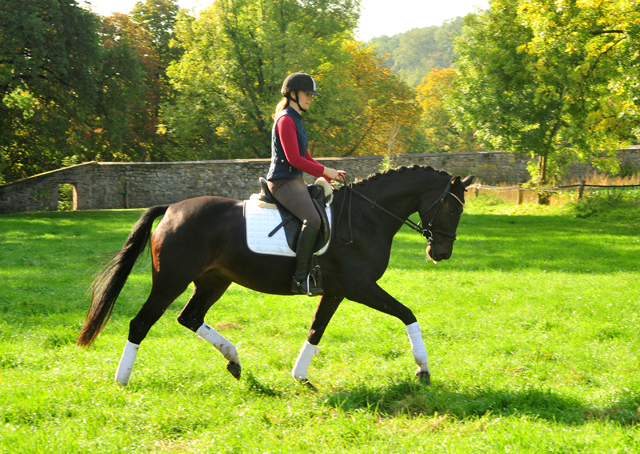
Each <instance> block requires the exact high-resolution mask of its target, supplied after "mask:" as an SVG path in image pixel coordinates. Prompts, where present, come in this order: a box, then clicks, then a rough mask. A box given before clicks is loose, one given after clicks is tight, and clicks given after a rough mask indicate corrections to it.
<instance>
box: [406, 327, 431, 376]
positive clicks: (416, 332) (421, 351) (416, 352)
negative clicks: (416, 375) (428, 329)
mask: <svg viewBox="0 0 640 454" xmlns="http://www.w3.org/2000/svg"><path fill="white" fill-rule="evenodd" d="M407 334H408V335H409V342H411V350H412V351H413V357H414V358H415V360H416V363H417V364H418V366H419V367H420V370H429V366H428V363H429V358H428V357H427V349H426V348H425V346H424V342H423V340H422V332H421V331H420V325H419V324H418V322H415V323H412V324H411V325H407Z"/></svg>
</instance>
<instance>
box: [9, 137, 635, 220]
mask: <svg viewBox="0 0 640 454" xmlns="http://www.w3.org/2000/svg"><path fill="white" fill-rule="evenodd" d="M620 156H621V158H620V159H621V160H622V162H625V163H627V164H629V165H633V166H635V167H636V168H640V150H638V149H630V150H625V151H623V152H622V153H621V155H620ZM528 160H529V158H528V157H527V156H522V155H514V154H512V153H507V152H477V153H438V154H423V155H402V156H397V157H395V159H394V160H393V163H392V164H393V166H394V167H396V166H411V165H414V164H418V165H430V166H432V167H435V168H436V169H443V170H445V171H447V172H449V173H450V174H452V175H461V176H466V175H469V174H473V175H476V177H478V179H479V180H480V181H482V182H483V183H485V184H491V185H493V184H498V183H507V184H517V183H523V182H525V181H527V180H529V178H530V176H529V173H528V172H527V168H526V167H527V162H528ZM318 161H320V162H321V163H322V164H324V165H327V166H329V167H334V168H339V169H344V170H346V171H347V172H348V174H349V176H350V177H351V178H352V179H362V178H365V177H367V176H368V175H370V174H372V173H375V172H378V171H379V170H380V169H381V167H382V166H383V163H384V157H382V156H366V157H357V158H320V159H318ZM268 168H269V160H267V159H238V160H229V161H193V162H144V163H107V162H89V163H85V164H80V165H76V166H72V167H66V168H64V169H59V170H54V171H52V172H47V173H43V174H40V175H36V176H33V177H31V178H27V179H24V180H20V181H16V182H13V183H10V184H6V185H3V186H0V213H16V212H27V211H55V210H57V209H58V188H59V185H61V184H70V185H72V186H73V193H74V194H73V200H74V202H73V203H74V209H77V210H100V209H112V208H143V207H149V206H153V205H164V204H169V203H175V202H179V201H180V200H184V199H187V198H190V197H198V196H203V195H217V196H224V197H230V198H234V199H246V198H248V197H249V196H250V195H251V194H252V193H253V192H256V191H257V190H258V189H259V187H258V178H259V177H260V176H264V175H266V173H267V170H268ZM591 171H593V169H591V168H590V167H589V166H573V167H572V168H571V171H570V174H569V175H568V176H567V178H568V179H577V178H580V177H581V176H582V175H584V174H586V173H588V172H591Z"/></svg>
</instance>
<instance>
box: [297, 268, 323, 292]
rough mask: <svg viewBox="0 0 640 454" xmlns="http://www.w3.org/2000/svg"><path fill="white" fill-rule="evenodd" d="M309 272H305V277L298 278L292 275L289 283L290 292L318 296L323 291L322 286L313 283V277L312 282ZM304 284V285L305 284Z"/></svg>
mask: <svg viewBox="0 0 640 454" xmlns="http://www.w3.org/2000/svg"><path fill="white" fill-rule="evenodd" d="M311 279H312V277H311V273H309V274H307V279H306V280H305V279H302V280H298V279H296V277H295V276H294V277H293V283H292V285H291V292H293V293H296V294H300V295H303V294H304V295H307V296H319V295H322V294H323V293H324V291H323V290H322V287H319V286H317V285H316V284H315V279H313V281H314V282H313V284H312V282H311ZM305 284H306V285H305Z"/></svg>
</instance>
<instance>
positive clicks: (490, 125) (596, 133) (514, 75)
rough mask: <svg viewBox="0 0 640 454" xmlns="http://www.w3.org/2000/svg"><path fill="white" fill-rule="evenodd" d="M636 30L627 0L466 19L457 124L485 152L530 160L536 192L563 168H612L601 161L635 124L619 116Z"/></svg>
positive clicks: (520, 0)
mask: <svg viewBox="0 0 640 454" xmlns="http://www.w3.org/2000/svg"><path fill="white" fill-rule="evenodd" d="M637 21H638V11H637V8H635V7H634V5H633V2H632V1H630V0H603V1H598V2H595V1H581V2H578V1H575V0H567V1H561V0H555V1H552V0H546V1H542V2H540V1H535V2H533V1H528V0H494V1H492V2H491V3H490V8H489V10H488V11H486V12H485V13H483V14H479V15H477V16H469V17H468V19H467V26H466V29H465V30H464V33H463V37H462V38H461V39H460V40H459V41H458V45H457V48H456V50H457V52H458V53H459V54H460V56H461V57H460V60H459V61H458V66H457V67H458V70H459V72H460V74H461V77H460V78H459V79H458V84H457V95H456V99H455V104H456V108H457V119H458V121H459V122H464V123H466V124H469V125H471V127H474V128H476V129H477V130H478V137H479V138H480V140H481V141H482V142H483V143H484V144H485V145H487V146H488V147H493V148H495V149H505V150H511V151H515V152H520V153H528V154H530V155H531V156H532V157H537V158H538V164H537V169H535V170H536V172H535V181H536V182H537V183H538V184H539V185H546V184H548V183H550V182H553V181H554V179H555V178H557V176H558V175H559V174H560V171H561V169H562V168H563V167H565V166H566V165H567V163H569V162H571V161H581V162H589V161H590V162H592V163H593V164H595V165H596V166H599V167H600V168H606V167H607V166H609V167H610V166H611V165H615V161H614V160H610V159H607V158H606V156H607V155H609V156H612V155H614V154H615V153H616V150H617V149H618V148H619V147H620V146H622V145H624V144H625V143H626V142H627V141H628V140H629V139H630V137H631V130H630V125H631V124H632V123H633V121H636V118H637V117H636V118H632V117H631V116H629V117H627V118H628V120H630V121H627V118H622V117H621V114H623V113H624V112H625V108H624V102H625V99H626V100H627V101H628V97H627V96H626V93H625V89H623V88H622V86H623V85H621V82H622V81H623V80H624V79H625V74H623V73H621V72H620V68H621V67H622V56H623V54H624V52H623V51H624V49H625V46H628V45H629V43H628V39H629V30H630V28H631V26H632V24H635V23H637ZM616 87H621V88H620V90H617V89H616ZM626 112H627V113H628V112H629V110H628V109H627V110H626ZM603 156H604V157H603ZM545 200H546V197H545V196H544V195H543V196H542V197H541V202H544V201H545Z"/></svg>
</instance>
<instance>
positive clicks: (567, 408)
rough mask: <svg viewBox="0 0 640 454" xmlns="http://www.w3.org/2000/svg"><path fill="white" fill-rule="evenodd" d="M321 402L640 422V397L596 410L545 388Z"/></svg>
mask: <svg viewBox="0 0 640 454" xmlns="http://www.w3.org/2000/svg"><path fill="white" fill-rule="evenodd" d="M324 403H325V404H326V405H329V406H332V407H335V408H340V409H342V410H344V411H355V410H360V411H362V410H365V411H370V412H372V413H377V414H381V415H383V416H398V415H402V414H404V415H409V416H411V415H436V414H438V415H449V416H451V417H454V418H456V419H466V418H473V417H481V416H486V415H497V416H525V415H526V416H529V417H533V418H536V419H545V420H549V421H553V422H558V423H561V424H567V425H578V424H585V423H588V422H590V421H602V422H610V421H612V422H615V423H618V424H621V425H636V424H638V423H639V422H640V408H639V406H640V393H628V394H625V395H623V396H621V397H620V398H619V400H617V401H616V402H613V403H612V405H610V406H608V407H605V408H594V407H590V406H588V405H586V404H585V403H583V402H581V401H580V400H578V399H576V398H573V397H568V396H563V395H561V394H558V393H556V392H553V391H551V390H547V389H535V388H526V389H521V390H506V389H491V388H486V387H484V388H474V389H457V387H456V386H455V385H451V384H434V385H431V386H424V385H421V384H420V383H418V382H416V381H414V380H406V381H398V382H393V383H390V384H387V385H382V386H367V385H359V386H357V387H355V388H353V389H345V390H339V391H335V392H332V393H328V394H326V395H325V397H324Z"/></svg>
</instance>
